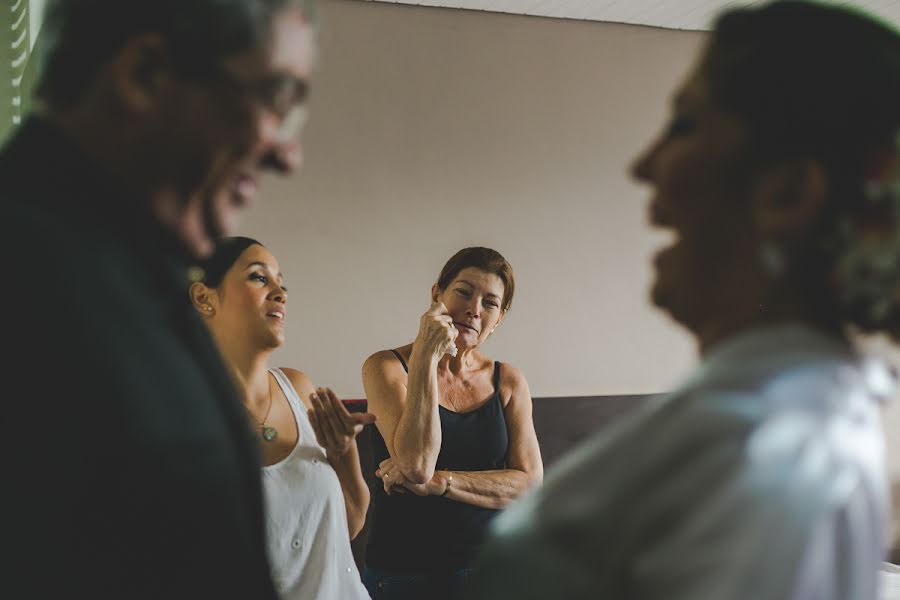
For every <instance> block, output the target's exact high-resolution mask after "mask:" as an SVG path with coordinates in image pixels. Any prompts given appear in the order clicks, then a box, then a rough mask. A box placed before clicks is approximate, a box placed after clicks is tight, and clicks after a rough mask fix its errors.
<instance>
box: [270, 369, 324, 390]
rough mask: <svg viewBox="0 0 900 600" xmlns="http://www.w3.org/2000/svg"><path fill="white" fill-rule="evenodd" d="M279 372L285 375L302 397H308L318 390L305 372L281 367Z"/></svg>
mask: <svg viewBox="0 0 900 600" xmlns="http://www.w3.org/2000/svg"><path fill="white" fill-rule="evenodd" d="M279 370H280V371H281V372H282V373H284V374H285V376H286V377H287V378H288V381H290V382H291V385H292V386H294V389H295V390H297V393H298V394H300V395H301V396H308V395H309V394H310V393H311V392H314V391H315V389H316V388H315V386H314V385H313V382H312V379H310V378H309V376H308V375H307V374H306V373H304V372H303V371H298V370H297V369H291V368H290V367H280V368H279Z"/></svg>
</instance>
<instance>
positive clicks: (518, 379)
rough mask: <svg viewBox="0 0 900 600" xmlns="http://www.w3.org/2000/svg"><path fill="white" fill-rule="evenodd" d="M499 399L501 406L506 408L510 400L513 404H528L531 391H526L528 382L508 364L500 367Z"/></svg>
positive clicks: (517, 370)
mask: <svg viewBox="0 0 900 600" xmlns="http://www.w3.org/2000/svg"><path fill="white" fill-rule="evenodd" d="M500 399H501V400H502V401H503V406H504V407H507V406H508V405H509V403H510V400H513V401H515V402H530V401H531V391H530V390H529V389H528V380H527V379H525V375H524V374H523V373H522V371H520V370H519V369H517V368H516V367H514V366H512V365H511V364H509V363H502V364H501V367H500Z"/></svg>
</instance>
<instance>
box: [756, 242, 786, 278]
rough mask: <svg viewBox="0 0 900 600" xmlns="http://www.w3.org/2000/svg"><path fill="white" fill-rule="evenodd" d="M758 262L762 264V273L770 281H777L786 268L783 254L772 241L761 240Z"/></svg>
mask: <svg viewBox="0 0 900 600" xmlns="http://www.w3.org/2000/svg"><path fill="white" fill-rule="evenodd" d="M759 262H760V264H762V268H763V272H765V274H766V275H768V276H769V277H770V278H772V279H779V278H780V277H781V276H782V275H784V271H785V269H786V268H787V261H786V260H785V258H784V252H782V251H781V248H779V247H778V246H777V245H776V244H775V242H773V241H772V240H763V241H762V243H760V245H759Z"/></svg>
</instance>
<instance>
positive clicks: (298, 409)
mask: <svg viewBox="0 0 900 600" xmlns="http://www.w3.org/2000/svg"><path fill="white" fill-rule="evenodd" d="M269 373H271V374H272V376H273V377H274V378H275V381H276V382H277V383H278V387H280V388H281V391H282V392H284V396H285V398H287V400H288V403H290V405H291V409H292V410H293V412H294V420H295V421H296V422H297V429H298V430H299V431H300V432H301V438H305V440H307V441H308V440H315V439H316V433H315V431H313V428H312V423H310V422H309V416H307V414H306V406H305V405H304V404H303V401H302V400H301V399H300V396H299V394H298V393H297V390H295V389H294V385H293V384H292V383H291V380H290V379H288V377H287V375H285V374H284V371H282V370H281V369H277V368H271V369H269Z"/></svg>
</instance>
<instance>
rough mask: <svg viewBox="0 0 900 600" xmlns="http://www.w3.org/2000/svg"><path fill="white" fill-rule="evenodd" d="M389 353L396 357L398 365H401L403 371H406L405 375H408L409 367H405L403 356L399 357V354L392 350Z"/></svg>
mask: <svg viewBox="0 0 900 600" xmlns="http://www.w3.org/2000/svg"><path fill="white" fill-rule="evenodd" d="M391 352H393V353H394V356H396V357H397V359H398V360H399V361H400V364H401V365H403V370H404V371H406V372H407V373H409V367H408V366H406V361H405V360H403V356H401V355H400V353H399V352H397V351H396V350H394V349H393V348H391Z"/></svg>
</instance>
